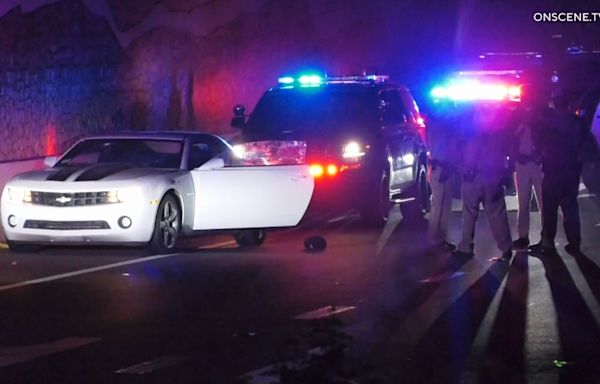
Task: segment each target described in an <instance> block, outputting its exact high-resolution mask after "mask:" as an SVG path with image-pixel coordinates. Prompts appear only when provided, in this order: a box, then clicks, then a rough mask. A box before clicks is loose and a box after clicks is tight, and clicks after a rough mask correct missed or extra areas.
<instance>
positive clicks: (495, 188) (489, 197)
mask: <svg viewBox="0 0 600 384" xmlns="http://www.w3.org/2000/svg"><path fill="white" fill-rule="evenodd" d="M504 112H506V111H502V110H500V109H499V107H498V106H497V105H492V104H483V105H479V106H478V107H477V108H476V110H475V114H474V118H473V119H472V123H471V124H472V127H471V129H468V131H470V134H467V137H465V139H466V142H465V144H464V151H463V185H462V198H463V233H462V240H461V242H460V244H459V245H458V251H457V252H455V253H454V254H455V255H456V256H461V257H472V256H473V250H474V238H475V224H476V223H477V218H478V216H479V205H480V203H483V208H484V210H485V214H486V216H487V219H488V222H489V224H490V228H491V230H492V234H493V236H494V238H495V239H496V243H497V245H498V248H499V249H500V251H501V252H502V259H505V260H508V259H510V258H511V256H512V239H511V236H510V227H509V224H508V215H507V213H506V203H505V201H504V181H505V177H506V172H507V169H506V155H507V153H508V150H507V134H506V129H505V128H506V123H507V119H506V115H505V113H504Z"/></svg>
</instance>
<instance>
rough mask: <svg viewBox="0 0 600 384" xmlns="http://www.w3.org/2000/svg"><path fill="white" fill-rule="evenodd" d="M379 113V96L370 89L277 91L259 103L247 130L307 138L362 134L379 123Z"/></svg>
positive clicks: (318, 88)
mask: <svg viewBox="0 0 600 384" xmlns="http://www.w3.org/2000/svg"><path fill="white" fill-rule="evenodd" d="M377 111H378V109H377V95H376V93H375V92H369V89H364V88H360V89H348V88H344V89H329V88H327V87H323V88H321V87H316V88H295V89H289V90H277V91H272V92H269V93H267V94H265V95H264V96H263V97H262V99H261V100H260V101H259V103H258V104H257V106H256V108H255V109H254V112H253V113H252V115H251V116H250V119H249V121H248V125H247V131H249V132H252V133H259V132H261V133H276V134H301V135H306V136H311V135H313V134H318V135H320V136H322V135H324V134H325V135H327V134H335V133H339V132H341V131H343V132H347V131H360V130H364V128H365V127H366V126H371V125H372V124H373V123H374V122H376V121H377V118H378V113H377Z"/></svg>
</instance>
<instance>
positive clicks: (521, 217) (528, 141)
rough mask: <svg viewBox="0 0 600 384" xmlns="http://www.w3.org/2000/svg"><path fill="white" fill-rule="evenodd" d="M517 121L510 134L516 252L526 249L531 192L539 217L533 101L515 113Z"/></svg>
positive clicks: (539, 183) (539, 182)
mask: <svg viewBox="0 0 600 384" xmlns="http://www.w3.org/2000/svg"><path fill="white" fill-rule="evenodd" d="M517 113H518V115H519V117H518V120H519V121H518V122H517V127H516V130H515V135H514V144H513V148H514V150H513V159H514V161H515V186H516V188H517V200H518V202H519V214H518V219H517V232H518V235H519V238H518V239H517V240H515V242H514V243H513V246H514V248H516V249H527V247H528V246H529V221H530V220H529V214H530V212H529V211H530V206H531V198H532V190H533V192H534V193H535V195H534V196H535V199H536V203H537V206H538V208H539V210H540V215H542V217H543V209H542V177H543V173H542V159H541V155H540V152H539V150H538V149H537V148H536V147H535V145H534V143H533V136H532V126H533V124H534V121H535V119H536V113H537V108H535V106H534V104H533V100H529V101H527V104H525V105H524V110H523V111H522V112H517Z"/></svg>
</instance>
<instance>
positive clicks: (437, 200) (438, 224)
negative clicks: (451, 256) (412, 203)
mask: <svg viewBox="0 0 600 384" xmlns="http://www.w3.org/2000/svg"><path fill="white" fill-rule="evenodd" d="M432 113H433V115H432V119H431V120H430V121H429V124H428V127H427V137H428V147H429V151H430V153H431V162H430V168H429V182H430V185H431V214H430V216H429V228H428V234H429V242H430V244H431V245H432V246H434V247H438V248H442V249H444V250H447V251H454V250H455V249H456V247H455V246H454V244H452V243H451V242H449V241H448V223H449V220H450V214H451V213H452V195H453V193H452V192H453V186H454V183H453V181H454V175H455V173H456V172H457V169H458V166H459V165H460V158H461V148H460V141H461V138H462V137H461V135H460V134H459V132H458V125H459V112H458V110H457V107H456V106H455V105H454V104H451V103H442V104H439V105H437V106H436V109H434V111H433V112H432Z"/></svg>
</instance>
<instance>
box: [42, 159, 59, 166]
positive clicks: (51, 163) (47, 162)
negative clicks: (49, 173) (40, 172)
mask: <svg viewBox="0 0 600 384" xmlns="http://www.w3.org/2000/svg"><path fill="white" fill-rule="evenodd" d="M57 162H58V157H57V156H48V157H46V158H45V159H44V165H45V166H46V167H48V168H52V167H54V166H55V165H56V163H57Z"/></svg>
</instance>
